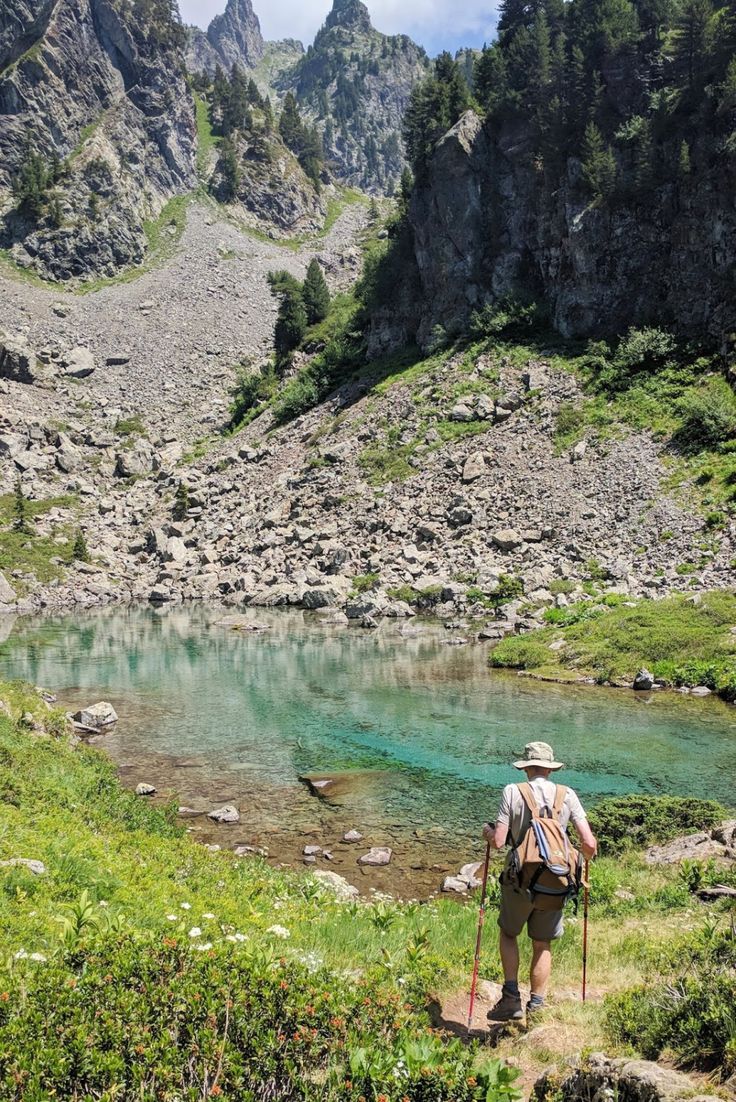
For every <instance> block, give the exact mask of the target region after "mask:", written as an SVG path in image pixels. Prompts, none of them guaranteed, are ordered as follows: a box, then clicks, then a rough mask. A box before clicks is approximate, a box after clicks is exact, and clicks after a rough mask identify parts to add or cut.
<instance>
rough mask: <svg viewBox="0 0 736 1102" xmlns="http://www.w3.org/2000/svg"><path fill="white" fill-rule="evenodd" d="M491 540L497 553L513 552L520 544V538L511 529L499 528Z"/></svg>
mask: <svg viewBox="0 0 736 1102" xmlns="http://www.w3.org/2000/svg"><path fill="white" fill-rule="evenodd" d="M491 539H492V540H493V543H494V544H495V546H496V547H497V548H498V549H499V551H514V550H515V549H516V548H517V547H520V546H521V544H522V539H521V536H520V535H519V533H518V532H517V531H515V530H514V529H513V528H500V529H499V530H498V531H497V532H494V533H493V535H492V536H491Z"/></svg>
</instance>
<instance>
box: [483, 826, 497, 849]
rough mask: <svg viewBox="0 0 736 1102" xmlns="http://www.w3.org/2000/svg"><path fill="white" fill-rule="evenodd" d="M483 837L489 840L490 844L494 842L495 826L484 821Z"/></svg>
mask: <svg viewBox="0 0 736 1102" xmlns="http://www.w3.org/2000/svg"><path fill="white" fill-rule="evenodd" d="M483 839H484V841H486V842H490V843H491V845H493V844H494V842H495V840H496V828H495V826H491V824H490V823H484V824H483Z"/></svg>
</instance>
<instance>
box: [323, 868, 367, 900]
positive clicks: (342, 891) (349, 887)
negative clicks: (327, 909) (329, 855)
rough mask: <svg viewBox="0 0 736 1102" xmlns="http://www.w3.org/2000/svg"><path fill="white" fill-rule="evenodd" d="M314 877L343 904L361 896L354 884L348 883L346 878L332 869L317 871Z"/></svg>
mask: <svg viewBox="0 0 736 1102" xmlns="http://www.w3.org/2000/svg"><path fill="white" fill-rule="evenodd" d="M312 876H313V877H314V879H315V880H319V882H320V884H323V885H324V887H326V888H328V889H329V890H330V891H331V892H332V893H333V894H334V895H335V897H336V898H337V899H338V900H340V901H341V902H344V903H347V902H349V901H350V900H351V899H356V898H357V897H358V896H359V895H360V892H359V891H358V889H357V888H356V887H354V885H353V884H350V883H348V881H347V880H346V879H345V877H344V876H340V875H339V874H338V873H336V872H332V871H331V870H330V869H315V871H314V872H313V873H312Z"/></svg>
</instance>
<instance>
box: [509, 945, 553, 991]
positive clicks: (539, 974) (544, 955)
mask: <svg viewBox="0 0 736 1102" xmlns="http://www.w3.org/2000/svg"><path fill="white" fill-rule="evenodd" d="M517 962H518V956H517ZM551 972H552V947H551V944H550V942H549V941H532V967H531V974H530V980H531V988H532V997H531V998H532V1002H534V1001H535V996H536V997H537V999H538V1001H539V1002H540V1003H541V1002H542V1001H543V1000H544V996H545V995H546V994H547V985H548V984H549V977H550V973H551Z"/></svg>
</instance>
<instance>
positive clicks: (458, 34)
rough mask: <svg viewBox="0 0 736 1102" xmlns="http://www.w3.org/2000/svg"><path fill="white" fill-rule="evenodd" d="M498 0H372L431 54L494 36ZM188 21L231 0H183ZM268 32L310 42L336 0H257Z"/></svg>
mask: <svg viewBox="0 0 736 1102" xmlns="http://www.w3.org/2000/svg"><path fill="white" fill-rule="evenodd" d="M497 2H498V0H463V3H458V0H367V4H368V10H369V11H370V13H371V19H372V21H373V25H374V26H375V27H376V28H377V29H378V30H379V31H383V32H384V34H408V35H409V37H410V38H413V39H414V41H415V42H418V43H419V44H420V45H421V46H424V48H425V49H426V50H427V52H428V53H429V54H430V55H434V54H437V53H439V51H440V50H451V51H453V52H454V51H455V50H456V49H458V48H459V47H460V46H482V45H483V43H484V42H487V41H488V42H489V41H490V40H491V38H492V37H493V33H494V29H495V25H496V7H497ZM179 7H180V9H181V14H182V18H183V20H184V22H185V23H195V24H196V25H197V26H199V27H203V28H206V27H207V24H208V23H209V21H210V19H212V16H213V15H217V14H218V12H221V11H222V10H223V8H224V7H225V0H179ZM253 7H254V9H255V12H256V15H257V16H258V18H259V19H260V21H261V29H262V30H263V35H264V38H267V39H269V40H274V39H278V38H299V39H301V41H302V42H303V43H304V44H305V45H308V44H309V43H310V42H311V41H312V39H313V38H314V36H315V34H316V32H317V31H318V30H319V27H320V25H321V24H322V23H323V22H324V18H325V16H326V15H327V13H328V11H329V10H330V8H331V7H332V0H253Z"/></svg>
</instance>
